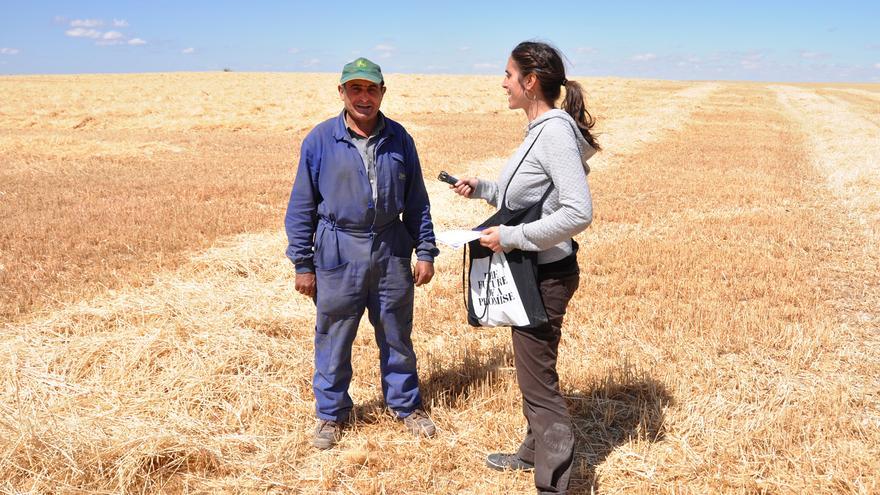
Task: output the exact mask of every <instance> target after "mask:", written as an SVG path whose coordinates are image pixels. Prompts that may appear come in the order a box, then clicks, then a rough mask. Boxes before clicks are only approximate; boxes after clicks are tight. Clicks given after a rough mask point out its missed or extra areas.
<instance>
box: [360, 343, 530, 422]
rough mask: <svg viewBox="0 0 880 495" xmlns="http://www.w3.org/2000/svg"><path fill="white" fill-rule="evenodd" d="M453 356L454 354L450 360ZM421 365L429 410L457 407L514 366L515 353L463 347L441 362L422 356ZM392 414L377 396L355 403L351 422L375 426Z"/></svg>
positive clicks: (435, 358)
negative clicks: (432, 405) (438, 407)
mask: <svg viewBox="0 0 880 495" xmlns="http://www.w3.org/2000/svg"><path fill="white" fill-rule="evenodd" d="M450 353H453V355H452V356H451V358H450V356H449V354H450ZM419 362H420V363H422V365H421V366H420V370H419V377H420V378H422V380H421V383H420V385H419V388H420V389H421V391H422V402H423V403H424V404H425V406H426V409H428V410H429V411H430V407H431V404H434V405H440V404H442V405H444V406H448V407H456V406H459V405H461V404H464V403H466V402H467V400H468V399H469V398H470V397H471V396H472V395H474V394H480V393H486V390H485V389H486V388H488V387H491V384H493V383H495V382H496V381H497V380H498V373H499V368H509V367H512V366H513V351H512V349H511V347H510V346H504V347H496V348H494V349H492V350H491V351H490V352H489V354H488V356H487V355H486V352H485V351H481V350H479V349H478V348H476V347H475V348H464V349H461V350H455V351H447V352H446V353H445V354H444V355H443V356H442V359H441V356H434V355H432V354H430V353H428V354H425V355H424V356H422V355H420V356H419ZM390 414H391V413H390V411H389V410H388V408H387V407H386V406H385V402H384V401H383V400H382V398H381V397H377V398H376V399H374V400H371V401H369V402H365V403H362V404H359V405H358V404H356V405H355V406H354V408H353V410H352V420H353V422H354V423H356V424H357V423H360V424H374V423H377V422H379V420H380V418H382V417H386V416H388V415H390Z"/></svg>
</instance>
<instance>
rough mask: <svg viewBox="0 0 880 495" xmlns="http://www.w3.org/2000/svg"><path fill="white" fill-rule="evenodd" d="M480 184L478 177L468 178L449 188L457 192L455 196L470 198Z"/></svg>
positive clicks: (459, 180)
mask: <svg viewBox="0 0 880 495" xmlns="http://www.w3.org/2000/svg"><path fill="white" fill-rule="evenodd" d="M479 183H480V179H478V178H476V177H467V178H464V179H458V182H456V183H455V184H452V185H450V186H449V189H452V190H453V191H455V194H458V195H459V196H464V197H465V198H470V197H471V194H473V193H474V189H476V188H477V184H479Z"/></svg>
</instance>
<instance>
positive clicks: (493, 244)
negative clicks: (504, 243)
mask: <svg viewBox="0 0 880 495" xmlns="http://www.w3.org/2000/svg"><path fill="white" fill-rule="evenodd" d="M480 233H481V234H483V235H482V237H480V245H481V246H485V247H487V248H489V249H491V250H492V251H493V252H496V253H500V252H501V229H499V228H498V227H489V228H488V229H486V230H484V231H482V232H480Z"/></svg>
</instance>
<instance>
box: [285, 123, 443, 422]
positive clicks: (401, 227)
mask: <svg viewBox="0 0 880 495" xmlns="http://www.w3.org/2000/svg"><path fill="white" fill-rule="evenodd" d="M376 183H377V192H378V195H377V196H378V197H377V200H376V203H375V204H373V198H372V190H371V188H370V183H369V180H368V178H367V174H366V170H365V167H364V162H363V159H362V158H361V156H360V154H359V153H358V150H357V148H356V147H355V145H354V143H352V141H351V138H350V136H349V134H348V130H347V128H346V124H345V112H342V113H341V114H340V115H339V116H338V117H336V118H332V119H329V120H327V121H325V122H323V123H321V124H319V125H318V126H317V127H315V128H314V129H313V130H312V131H311V132H310V133H309V134H308V136H306V138H305V140H304V141H303V143H302V151H301V153H300V161H299V168H298V170H297V173H296V179H295V181H294V184H293V190H292V191H291V193H290V202H289V204H288V207H287V215H286V216H285V219H284V225H285V228H286V230H287V238H288V241H289V246H288V248H287V257H288V258H290V259H291V261H293V263H294V264H295V265H296V272H297V273H309V272H313V271H314V272H315V274H316V279H317V296H316V299H315V303H316V308H317V317H316V325H315V375H314V379H313V381H312V387H313V389H314V392H315V399H316V412H317V415H318V417H319V418H321V419H327V420H333V421H345V420H346V419H347V418H348V415H349V412H350V411H351V408H352V400H351V396H349V394H348V387H349V384H350V383H351V375H352V369H351V346H352V342H353V341H354V337H355V334H356V333H357V327H358V323H359V322H360V319H361V317H362V316H363V314H364V310H365V309H366V310H367V311H368V317H369V319H370V323H372V325H373V328H374V329H375V335H376V343H377V345H378V346H379V366H380V370H381V374H382V393H383V395H384V397H385V403H386V404H387V405H388V407H390V408H391V409H392V410H393V411H395V413H396V414H397V415H398V416H399V417H406V416H408V415H409V414H411V413H412V412H413V411H414V410H415V409H416V408H419V407H421V402H422V398H421V395H420V393H419V382H418V376H417V374H416V356H415V352H414V351H413V345H412V340H411V338H410V334H411V333H412V320H413V276H412V269H411V267H410V263H411V257H412V253H413V250H415V252H416V255H417V256H418V259H419V260H420V261H431V262H433V260H434V256H436V255H437V253H438V250H437V248H436V245H435V240H434V229H433V225H432V223H431V207H430V203H429V202H428V193H427V191H426V190H425V183H424V180H423V178H422V170H421V165H420V164H419V157H418V154H417V153H416V148H415V143H413V140H412V137H410V135H409V134H408V133H407V132H406V130H405V129H404V128H403V127H402V126H401V125H400V124H398V123H397V122H394V121H393V120H391V119H388V118H387V117H385V127H384V129H383V130H382V131H381V133H380V135H379V139H378V142H377V144H376ZM401 217H402V218H401Z"/></svg>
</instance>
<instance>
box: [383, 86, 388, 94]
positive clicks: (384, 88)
mask: <svg viewBox="0 0 880 495" xmlns="http://www.w3.org/2000/svg"><path fill="white" fill-rule="evenodd" d="M386 89H388V86H385V85H384V84H383V85H382V96H385V90H386Z"/></svg>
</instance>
